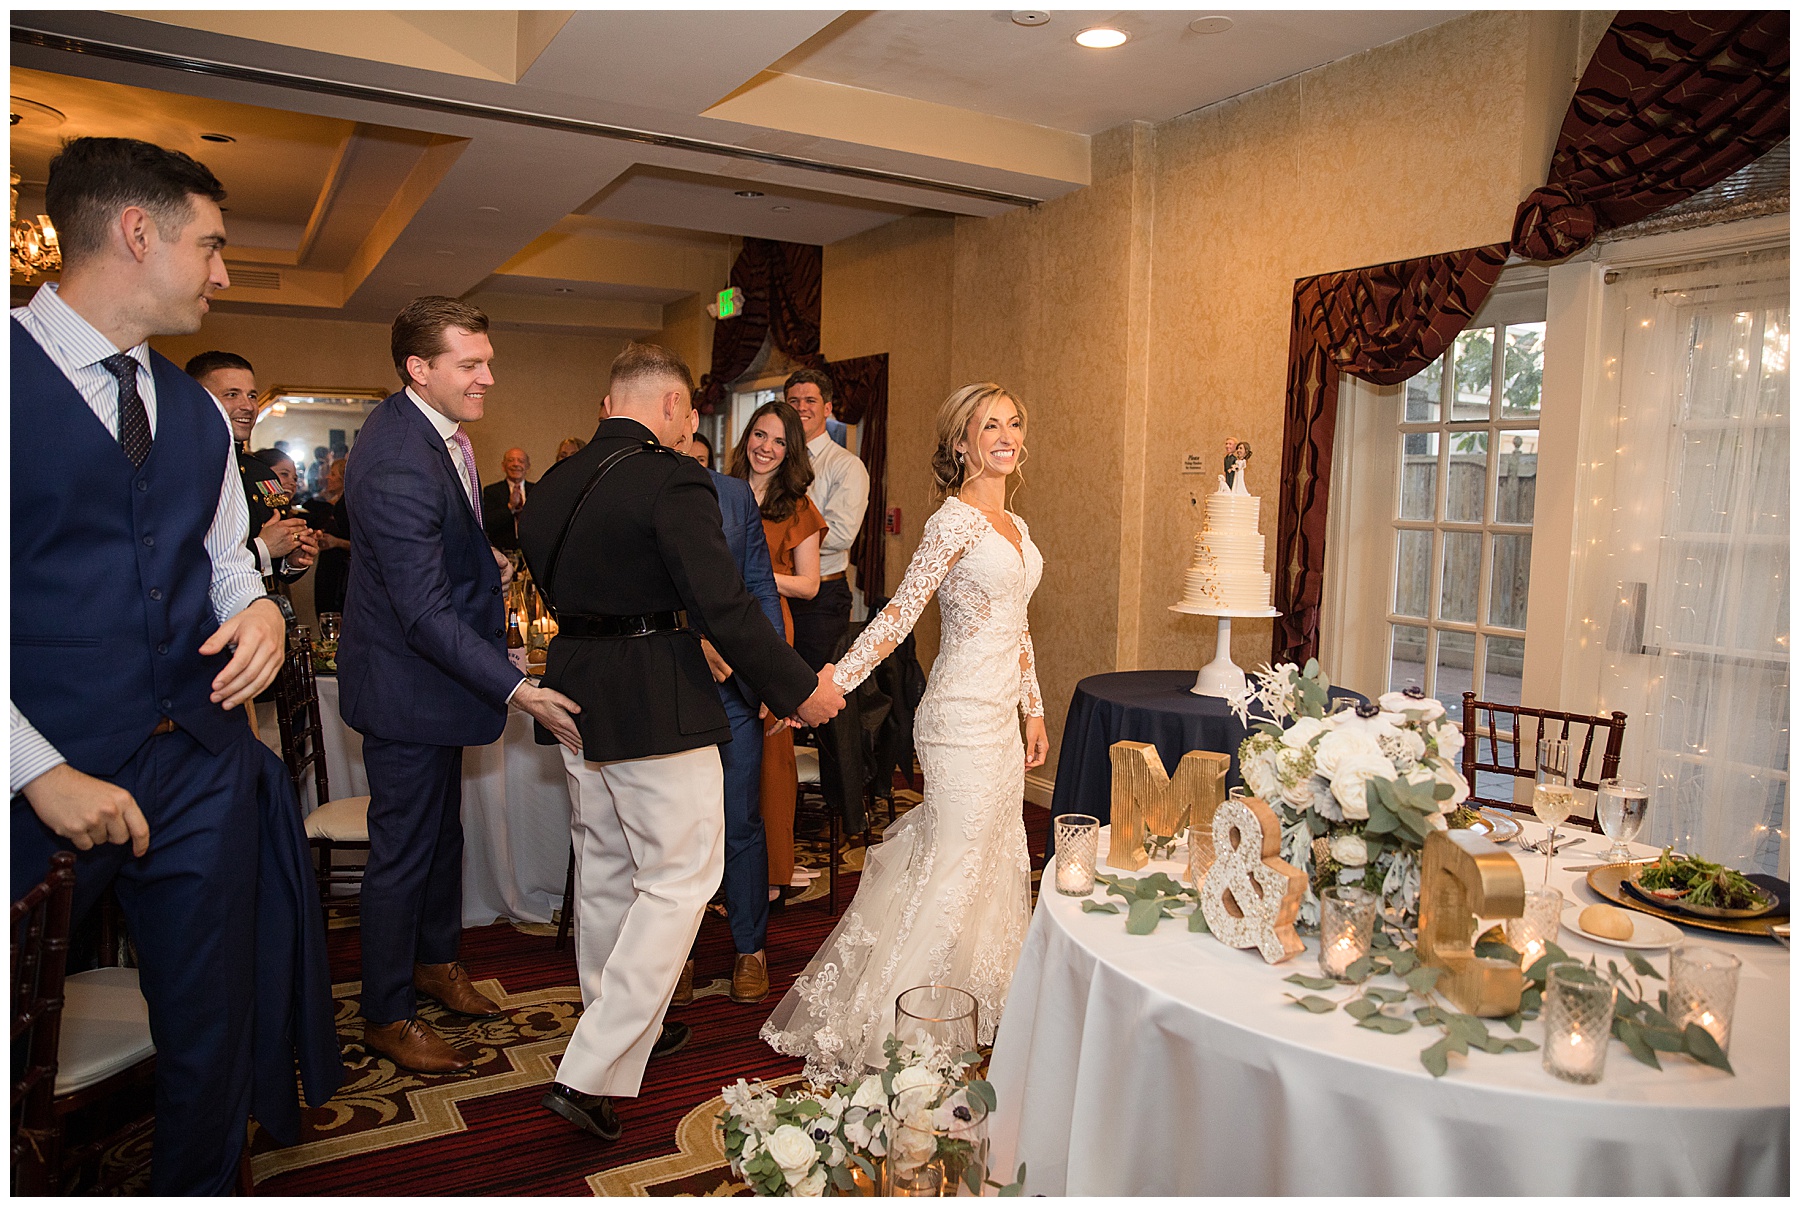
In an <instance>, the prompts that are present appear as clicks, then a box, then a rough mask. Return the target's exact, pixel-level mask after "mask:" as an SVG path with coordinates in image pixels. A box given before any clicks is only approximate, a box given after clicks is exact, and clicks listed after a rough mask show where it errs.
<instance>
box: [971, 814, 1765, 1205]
mask: <svg viewBox="0 0 1800 1207" xmlns="http://www.w3.org/2000/svg"><path fill="white" fill-rule="evenodd" d="M1543 832H1544V831H1543V828H1542V827H1540V826H1537V825H1536V823H1535V822H1533V823H1528V824H1527V834H1526V837H1525V841H1533V840H1535V839H1537V838H1539V837H1541V836H1542V834H1543ZM1109 837H1110V836H1109V834H1108V832H1107V831H1106V830H1102V831H1101V855H1102V859H1103V860H1104V857H1105V851H1106V845H1107V842H1108V839H1109ZM1606 842H1607V840H1606V839H1604V838H1602V837H1599V836H1591V837H1589V838H1588V839H1587V841H1586V842H1585V843H1584V844H1582V846H1581V848H1580V849H1579V850H1575V851H1565V852H1561V853H1559V854H1558V856H1557V859H1556V866H1555V868H1554V870H1552V872H1551V874H1550V883H1551V884H1552V885H1553V886H1555V887H1557V888H1560V889H1561V890H1562V892H1563V895H1564V897H1565V899H1572V900H1573V902H1574V905H1573V906H1572V907H1571V908H1569V909H1566V910H1565V912H1564V914H1563V922H1564V927H1563V931H1562V936H1561V938H1560V939H1559V940H1558V943H1559V945H1561V946H1562V947H1563V948H1564V949H1565V950H1567V951H1568V952H1569V953H1570V954H1571V955H1576V956H1579V957H1581V958H1582V959H1584V960H1585V959H1586V958H1587V957H1588V956H1589V955H1598V956H1599V963H1600V967H1601V968H1602V969H1604V968H1605V967H1606V963H1607V961H1608V960H1609V959H1613V960H1617V961H1618V963H1619V965H1620V966H1621V968H1623V967H1625V966H1626V961H1625V958H1624V954H1623V953H1622V952H1621V951H1620V950H1619V949H1617V948H1613V947H1608V946H1605V945H1602V944H1598V943H1592V942H1589V941H1588V940H1585V939H1583V938H1582V937H1581V936H1580V935H1578V934H1576V933H1574V932H1573V931H1571V930H1570V929H1569V928H1568V923H1569V922H1570V921H1572V920H1573V919H1574V917H1575V915H1576V913H1577V912H1578V911H1579V909H1580V908H1583V907H1585V906H1587V905H1591V904H1594V903H1595V902H1597V901H1600V900H1601V898H1600V897H1598V896H1597V895H1596V894H1594V893H1593V892H1592V891H1591V890H1590V889H1589V888H1588V887H1587V884H1586V880H1585V874H1584V873H1581V872H1574V871H1569V870H1567V869H1568V868H1569V867H1571V866H1583V867H1585V866H1591V865H1593V864H1595V863H1597V862H1599V861H1600V858H1599V857H1600V854H1601V852H1602V851H1604V849H1605V846H1606ZM1506 849H1508V850H1513V849H1514V848H1510V847H1509V848H1506ZM1634 850H1635V851H1636V852H1637V853H1638V854H1640V855H1643V856H1648V855H1653V854H1654V853H1655V852H1654V851H1652V850H1651V849H1649V848H1634ZM1518 854H1519V861H1520V864H1521V866H1522V867H1523V868H1524V871H1525V879H1526V883H1527V885H1531V886H1536V885H1538V884H1539V883H1541V882H1542V879H1543V872H1544V861H1543V857H1542V856H1541V855H1535V854H1532V853H1530V852H1518ZM1182 857H1183V858H1185V853H1182ZM1158 870H1160V871H1166V872H1168V873H1169V874H1170V875H1171V876H1177V875H1178V874H1179V868H1178V867H1177V865H1175V864H1173V863H1167V862H1154V863H1152V864H1151V865H1150V866H1149V867H1148V868H1144V869H1141V870H1139V871H1137V872H1128V873H1123V874H1124V875H1134V876H1144V875H1148V874H1149V873H1150V872H1151V871H1158ZM1105 893H1106V889H1105V886H1104V885H1100V886H1098V888H1097V892H1096V894H1095V897H1096V899H1104V898H1105ZM1117 899H1118V898H1116V897H1114V898H1113V900H1115V901H1116V900H1117ZM1081 900H1082V899H1081V898H1076V897H1065V896H1063V895H1062V894H1060V893H1058V892H1057V891H1056V888H1055V874H1054V870H1053V869H1046V871H1045V873H1044V879H1043V888H1042V890H1041V893H1040V896H1039V898H1038V904H1037V910H1036V912H1035V914H1034V916H1033V918H1032V924H1031V930H1030V932H1029V934H1028V936H1027V938H1026V941H1025V947H1024V951H1023V953H1022V954H1021V957H1020V960H1019V965H1018V969H1017V971H1016V972H1015V973H1014V975H1013V982H1012V990H1011V994H1010V996H1009V997H1008V999H1007V1004H1006V1013H1005V1016H1004V1017H1003V1019H1002V1020H1001V1025H1000V1032H999V1035H998V1036H997V1038H996V1040H995V1045H994V1056H993V1063H992V1073H991V1078H990V1079H991V1081H992V1083H993V1086H994V1089H995V1092H996V1093H997V1095H998V1097H999V1107H998V1110H997V1112H996V1114H995V1116H994V1120H993V1129H992V1134H993V1162H994V1164H993V1167H994V1168H995V1169H996V1170H998V1171H1000V1172H1001V1173H1004V1174H1006V1176H1007V1177H1008V1178H1010V1177H1011V1176H1012V1174H1013V1173H1014V1172H1016V1170H1017V1167H1018V1164H1019V1162H1021V1161H1023V1162H1025V1163H1026V1165H1027V1166H1028V1172H1027V1177H1026V1182H1025V1193H1026V1194H1050V1195H1064V1194H1068V1195H1146V1194H1167V1195H1176V1194H1181V1195H1190V1194H1208V1195H1216V1194H1242V1195H1266V1194H1310V1195H1334V1196H1336V1195H1377V1194H1380V1195H1391V1194H1406V1195H1424V1194H1443V1195H1469V1194H1484V1195H1502V1194H1532V1195H1542V1194H1609V1195H1618V1194H1630V1195H1672V1194H1764V1195H1774V1194H1786V1193H1787V1192H1788V956H1787V952H1786V950H1785V949H1784V948H1783V947H1781V946H1780V945H1779V944H1777V943H1776V942H1774V941H1773V940H1771V939H1768V938H1754V939H1752V938H1737V937H1734V936H1729V935H1724V934H1716V933H1710V932H1705V931H1700V930H1693V929H1688V928H1684V937H1685V939H1686V940H1687V941H1688V942H1700V943H1706V944H1713V945H1716V946H1718V947H1722V948H1726V949H1729V950H1730V951H1731V952H1732V953H1733V954H1735V955H1737V956H1738V957H1739V958H1740V959H1742V960H1743V969H1742V973H1741V976H1740V980H1739V986H1738V998H1737V1013H1736V1021H1735V1025H1734V1027H1733V1032H1732V1041H1731V1052H1730V1059H1731V1064H1732V1067H1733V1068H1734V1069H1735V1070H1736V1076H1732V1075H1730V1074H1727V1073H1725V1072H1724V1071H1722V1070H1718V1069H1711V1068H1707V1067H1705V1066H1703V1065H1700V1064H1699V1063H1697V1062H1696V1061H1694V1060H1692V1059H1691V1058H1689V1057H1686V1056H1682V1055H1665V1056H1664V1057H1663V1068H1662V1071H1661V1072H1658V1071H1656V1070H1654V1069H1651V1068H1648V1067H1646V1066H1644V1065H1641V1064H1639V1063H1638V1062H1637V1061H1636V1060H1634V1059H1633V1058H1632V1056H1631V1054H1630V1053H1629V1052H1628V1051H1627V1050H1626V1048H1625V1046H1624V1045H1623V1044H1620V1043H1617V1042H1614V1043H1613V1044H1612V1045H1611V1048H1610V1050H1609V1051H1608V1053H1607V1059H1606V1075H1605V1079H1604V1080H1602V1081H1601V1082H1600V1083H1599V1084H1598V1085H1591V1086H1582V1085H1571V1084H1569V1083H1567V1082H1563V1081H1560V1080H1557V1079H1556V1078H1554V1077H1552V1076H1551V1075H1550V1074H1549V1073H1548V1072H1546V1071H1545V1070H1544V1068H1543V1063H1542V1053H1541V1051H1533V1052H1524V1053H1509V1054H1505V1055H1498V1056H1495V1055H1489V1054H1487V1053H1485V1052H1471V1053H1470V1054H1469V1056H1467V1057H1466V1058H1463V1057H1456V1056H1452V1057H1451V1058H1450V1061H1451V1068H1450V1072H1449V1073H1448V1075H1446V1076H1445V1077H1443V1078H1441V1079H1434V1078H1433V1077H1432V1076H1431V1074H1430V1073H1428V1072H1427V1071H1426V1070H1425V1068H1424V1067H1423V1066H1422V1065H1421V1064H1420V1063H1419V1052H1420V1050H1421V1049H1423V1048H1424V1047H1426V1046H1427V1045H1429V1044H1430V1043H1431V1042H1432V1041H1433V1040H1435V1039H1436V1038H1437V1037H1438V1032H1437V1030H1436V1029H1435V1028H1433V1029H1430V1030H1424V1029H1420V1028H1417V1027H1415V1028H1414V1029H1413V1030H1411V1031H1408V1032H1406V1033H1404V1034H1402V1035H1385V1034H1381V1033H1378V1032H1375V1031H1371V1030H1366V1029H1363V1028H1359V1027H1357V1026H1355V1025H1354V1023H1353V1021H1352V1020H1351V1019H1350V1018H1349V1017H1347V1016H1346V1015H1345V1014H1344V1013H1343V1012H1342V1010H1341V1009H1340V1010H1338V1011H1335V1012H1333V1013H1330V1014H1323V1015H1315V1014H1309V1013H1307V1012H1306V1011H1305V1010H1302V1009H1300V1008H1299V1007H1298V1006H1295V1005H1293V1004H1292V1003H1291V1002H1289V1001H1288V1000H1287V999H1286V998H1285V997H1284V996H1283V995H1284V994H1285V993H1293V994H1296V995H1301V994H1305V993H1307V992H1308V991H1307V990H1304V989H1301V988H1300V987H1298V986H1296V985H1291V984H1286V983H1284V982H1283V980H1282V978H1283V977H1286V976H1288V975H1289V974H1291V973H1295V972H1299V973H1304V974H1306V975H1309V976H1317V975H1319V966H1318V945H1317V940H1316V939H1308V940H1307V944H1306V952H1305V954H1303V955H1300V956H1296V957H1294V958H1293V959H1291V960H1288V961H1287V962H1285V963H1282V964H1277V965H1269V964H1266V963H1264V962H1263V960H1262V957H1261V956H1259V955H1258V954H1257V953H1256V952H1255V951H1253V950H1252V951H1239V950H1234V949H1232V948H1228V947H1226V946H1224V945H1223V944H1221V943H1219V942H1218V941H1216V940H1215V939H1213V938H1212V936H1210V935H1206V934H1192V933H1189V931H1188V930H1187V925H1186V922H1185V919H1181V918H1177V919H1172V920H1165V921H1164V922H1163V923H1162V925H1160V926H1159V927H1158V928H1157V929H1156V931H1155V932H1154V933H1153V934H1149V935H1128V934H1126V933H1125V919H1124V917H1123V915H1122V914H1105V913H1089V914H1084V913H1082V911H1081ZM1644 954H1645V955H1646V956H1647V957H1648V958H1649V960H1650V962H1651V964H1652V965H1653V966H1655V968H1656V969H1657V971H1658V972H1659V973H1661V974H1662V975H1664V976H1665V977H1666V976H1667V974H1668V953H1667V952H1666V951H1663V950H1657V951H1650V952H1645V953H1644ZM1380 983H1382V984H1388V983H1389V982H1386V981H1382V982H1380ZM1647 984H1648V989H1647V992H1648V993H1649V994H1650V995H1651V998H1652V1000H1654V995H1655V991H1656V989H1658V988H1661V987H1662V983H1660V982H1648V983H1647ZM1325 996H1329V997H1332V998H1333V999H1334V1000H1341V999H1343V998H1345V997H1346V996H1347V994H1346V993H1338V992H1333V991H1326V994H1325ZM1489 1028H1490V1030H1491V1031H1494V1032H1496V1033H1499V1034H1502V1035H1509V1034H1511V1033H1510V1032H1509V1031H1507V1029H1506V1027H1505V1025H1504V1024H1503V1023H1501V1022H1499V1020H1490V1021H1489ZM1543 1029H1544V1024H1543V1021H1542V1019H1541V1018H1540V1019H1539V1020H1536V1021H1531V1022H1527V1023H1525V1024H1524V1031H1523V1034H1524V1035H1525V1036H1526V1037H1527V1038H1529V1039H1531V1040H1533V1041H1535V1042H1538V1043H1540V1044H1541V1043H1542V1041H1543Z"/></svg>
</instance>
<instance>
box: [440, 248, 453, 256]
mask: <svg viewBox="0 0 1800 1207" xmlns="http://www.w3.org/2000/svg"><path fill="white" fill-rule="evenodd" d="M437 254H438V255H440V256H454V255H455V254H456V252H454V251H453V250H451V249H450V248H448V247H440V248H438V249H437Z"/></svg>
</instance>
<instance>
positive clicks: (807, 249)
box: [698, 239, 825, 414]
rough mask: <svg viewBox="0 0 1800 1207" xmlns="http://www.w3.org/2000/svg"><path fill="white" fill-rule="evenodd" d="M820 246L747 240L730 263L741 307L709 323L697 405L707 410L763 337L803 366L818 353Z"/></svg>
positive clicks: (814, 361) (748, 362)
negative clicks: (708, 356) (709, 343)
mask: <svg viewBox="0 0 1800 1207" xmlns="http://www.w3.org/2000/svg"><path fill="white" fill-rule="evenodd" d="M824 267H825V253H824V249H823V248H821V247H818V246H816V245H814V244H811V243H781V242H777V241H776V240H774V239H745V240H744V247H743V250H742V251H740V252H739V253H738V258H737V261H736V262H735V263H734V264H732V266H731V283H732V284H733V285H735V286H737V287H738V288H739V289H741V290H743V291H744V312H743V313H742V314H740V315H738V316H737V317H735V318H728V319H720V320H719V322H718V325H717V326H716V327H714V328H713V354H712V368H711V369H710V370H709V371H708V372H707V373H706V374H705V375H704V376H702V377H701V379H700V390H699V399H698V402H699V406H700V409H701V410H702V411H703V412H705V413H707V414H711V413H712V411H713V410H714V409H715V408H716V407H717V406H718V405H719V403H721V402H722V401H724V399H725V391H726V388H727V387H729V386H730V385H731V383H732V382H734V381H736V380H737V379H738V378H740V377H742V376H743V375H744V371H745V370H746V369H748V368H749V367H750V365H751V363H752V362H753V361H755V360H756V354H757V353H758V352H761V351H762V346H763V340H764V339H765V338H766V339H767V340H768V341H769V342H770V343H771V344H773V345H774V346H775V347H776V348H778V349H779V350H780V351H781V353H782V355H784V356H786V357H788V358H789V359H790V360H794V361H798V362H799V363H801V364H803V365H811V366H814V367H816V366H818V365H821V364H823V363H824V361H823V358H821V357H820V355H819V301H820V287H821V285H822V283H823V280H824Z"/></svg>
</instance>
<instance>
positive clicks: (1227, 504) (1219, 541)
mask: <svg viewBox="0 0 1800 1207" xmlns="http://www.w3.org/2000/svg"><path fill="white" fill-rule="evenodd" d="M1235 477H1236V479H1237V481H1236V483H1235V484H1234V485H1235V489H1233V488H1229V487H1227V486H1226V485H1225V479H1224V477H1223V476H1221V477H1220V478H1219V489H1218V490H1216V491H1214V492H1213V493H1212V494H1210V495H1207V496H1206V516H1205V519H1204V521H1203V522H1202V524H1201V527H1200V535H1198V536H1196V537H1195V538H1194V560H1193V562H1192V563H1191V564H1190V565H1189V566H1188V571H1187V581H1186V591H1185V593H1184V594H1183V595H1182V598H1181V605H1180V606H1181V607H1182V608H1184V609H1186V608H1193V609H1214V608H1217V609H1221V610H1226V611H1232V612H1261V611H1266V610H1267V609H1268V607H1269V576H1268V575H1267V574H1266V573H1264V571H1263V537H1262V533H1260V532H1258V531H1257V529H1256V521H1257V510H1258V508H1259V507H1260V506H1261V503H1262V500H1261V499H1258V498H1257V497H1256V496H1255V495H1252V494H1251V493H1250V491H1249V489H1248V487H1246V486H1245V485H1244V471H1243V469H1242V468H1239V469H1238V471H1237V473H1236V475H1235Z"/></svg>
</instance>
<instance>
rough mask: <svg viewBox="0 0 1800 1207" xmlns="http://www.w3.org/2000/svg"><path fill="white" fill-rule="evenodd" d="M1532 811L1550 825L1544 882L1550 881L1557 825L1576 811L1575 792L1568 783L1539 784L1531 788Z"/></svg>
mask: <svg viewBox="0 0 1800 1207" xmlns="http://www.w3.org/2000/svg"><path fill="white" fill-rule="evenodd" d="M1531 811H1532V812H1533V813H1535V814H1537V819H1538V820H1539V821H1541V822H1543V823H1544V824H1545V825H1547V826H1549V827H1550V837H1549V838H1547V839H1545V840H1544V883H1545V884H1549V883H1550V862H1551V860H1552V859H1554V858H1555V857H1556V827H1558V826H1560V825H1562V823H1563V822H1565V821H1568V820H1569V814H1571V813H1573V812H1574V811H1575V794H1574V793H1573V792H1572V791H1570V790H1569V786H1568V785H1567V784H1539V785H1538V786H1537V787H1536V788H1533V789H1532V790H1531Z"/></svg>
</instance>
